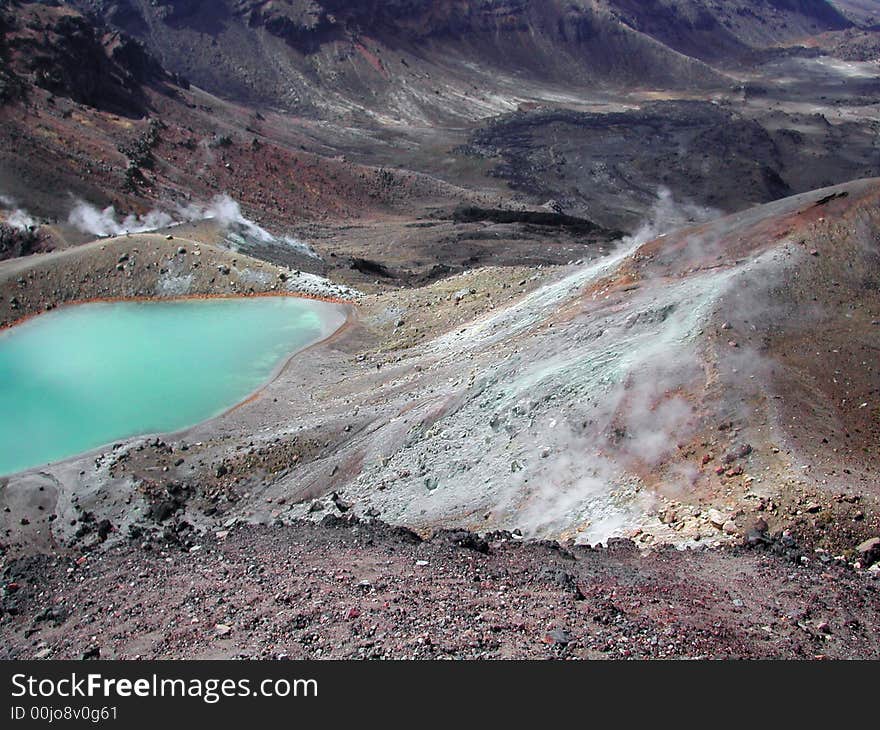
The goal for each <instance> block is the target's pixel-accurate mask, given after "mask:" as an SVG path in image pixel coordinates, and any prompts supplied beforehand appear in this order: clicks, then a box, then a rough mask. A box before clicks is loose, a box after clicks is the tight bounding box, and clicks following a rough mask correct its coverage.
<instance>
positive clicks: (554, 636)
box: [544, 629, 572, 646]
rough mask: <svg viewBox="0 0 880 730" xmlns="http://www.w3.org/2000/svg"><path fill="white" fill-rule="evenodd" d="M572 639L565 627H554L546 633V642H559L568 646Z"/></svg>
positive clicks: (558, 643)
mask: <svg viewBox="0 0 880 730" xmlns="http://www.w3.org/2000/svg"><path fill="white" fill-rule="evenodd" d="M571 641H572V636H571V634H569V633H568V632H567V631H565V630H564V629H553V630H552V631H548V632H547V633H546V634H545V635H544V643H545V644H557V645H560V646H567V645H568V644H570V643H571Z"/></svg>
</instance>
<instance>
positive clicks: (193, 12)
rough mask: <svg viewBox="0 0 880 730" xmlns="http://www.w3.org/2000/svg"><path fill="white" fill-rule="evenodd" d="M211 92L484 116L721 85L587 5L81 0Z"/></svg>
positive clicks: (332, 106)
mask: <svg viewBox="0 0 880 730" xmlns="http://www.w3.org/2000/svg"><path fill="white" fill-rule="evenodd" d="M74 4H76V5H77V6H79V7H80V8H83V9H87V10H91V11H93V12H96V13H98V14H100V16H101V17H103V18H104V19H106V20H107V21H108V22H109V23H111V24H113V25H114V26H116V27H118V28H121V29H124V30H125V31H127V32H128V33H131V34H132V35H134V36H135V37H137V38H139V39H141V40H142V41H143V42H144V43H145V44H146V45H147V46H148V47H149V48H150V49H151V50H152V51H153V52H154V53H155V54H156V55H157V57H158V58H160V59H161V60H162V62H163V63H164V65H165V66H166V67H167V68H169V69H172V70H174V71H176V72H179V73H182V74H184V75H185V76H187V77H188V78H190V79H191V80H192V81H193V83H195V84H197V85H199V86H201V87H203V88H205V89H207V90H209V91H211V92H213V93H216V94H219V95H223V96H226V97H228V98H235V99H240V100H245V101H250V102H257V103H263V104H268V105H275V106H279V105H280V106H284V107H286V108H295V109H300V110H304V111H309V110H316V109H317V110H319V111H321V112H323V113H324V114H345V113H349V112H351V111H357V110H360V109H367V110H369V111H370V112H373V113H381V114H383V115H387V116H389V117H390V118H392V119H395V118H396V119H401V120H404V121H407V120H412V119H429V120H430V119H438V118H439V119H443V118H450V117H453V118H454V117H470V118H478V117H483V116H488V115H490V114H491V113H494V112H497V111H499V109H498V108H497V104H498V102H497V100H496V99H494V98H493V94H494V92H495V91H496V90H497V89H498V88H499V87H502V86H503V85H504V84H508V85H509V86H511V87H516V86H517V85H523V84H524V85H528V84H530V83H540V84H542V85H546V84H557V85H560V86H564V87H578V88H584V87H592V88H595V87H601V86H602V85H605V84H613V85H614V86H615V87H616V88H621V87H642V88H645V87H647V88H677V89H682V88H707V87H712V86H719V85H724V84H725V83H726V80H725V79H724V77H722V76H721V75H719V74H718V73H716V72H715V71H713V70H712V69H710V68H709V67H708V66H706V65H705V64H704V63H702V62H701V61H698V60H694V59H691V58H687V57H685V56H683V55H682V54H680V53H678V52H677V51H674V50H672V49H670V48H667V47H666V46H664V45H663V44H662V43H660V42H658V41H657V40H655V39H653V38H651V37H649V36H647V35H645V34H643V33H641V32H639V31H638V30H634V29H633V28H632V27H630V26H628V25H627V24H625V23H621V22H620V21H619V20H618V19H616V18H615V17H614V16H613V15H612V14H611V13H609V12H608V10H607V8H605V7H604V6H602V5H601V4H597V3H593V2H585V1H583V0H581V1H580V2H561V1H560V0H548V2H540V3H539V2H530V1H528V0H465V1H461V0H457V1H455V2H453V1H452V0H441V1H439V2H438V1H436V0H433V1H431V2H428V1H427V0H389V1H385V2H378V1H372V2H355V1H354V0H314V1H312V0H276V1H274V2H254V1H248V0H218V1H214V2H203V1H201V0H175V1H167V0H166V2H149V1H148V0H75V3H74Z"/></svg>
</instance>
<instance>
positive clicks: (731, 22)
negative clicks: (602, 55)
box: [607, 0, 852, 63]
mask: <svg viewBox="0 0 880 730" xmlns="http://www.w3.org/2000/svg"><path fill="white" fill-rule="evenodd" d="M607 4H608V5H609V6H610V8H611V9H612V12H613V13H614V14H615V16H616V17H618V18H619V19H620V20H621V21H622V22H623V23H625V24H627V25H628V26H630V27H632V28H634V29H636V30H639V31H641V32H643V33H646V34H647V35H650V36H651V37H652V38H655V39H657V40H658V41H660V42H661V43H664V44H665V45H667V46H669V47H670V48H674V49H675V50H677V51H680V52H681V53H684V54H687V55H688V56H693V57H694V58H700V59H703V60H705V61H708V62H710V63H715V62H725V61H731V60H737V59H739V58H742V57H743V56H747V55H748V54H749V53H750V52H751V51H753V50H755V49H762V48H767V47H771V46H775V45H777V44H780V43H785V44H788V43H791V42H792V41H797V40H800V39H802V38H805V37H807V36H810V35H815V34H816V33H821V32H823V31H829V30H842V29H844V28H847V27H849V26H850V25H852V23H851V22H850V21H849V20H847V19H846V18H845V17H844V16H843V15H842V14H841V13H840V11H839V10H838V9H837V8H835V7H834V6H833V5H832V4H831V3H829V2H826V1H825V0H732V1H731V0H725V2H723V3H722V2H707V1H706V0H647V1H645V0H607Z"/></svg>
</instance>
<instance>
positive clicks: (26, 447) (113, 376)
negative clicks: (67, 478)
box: [0, 297, 344, 474]
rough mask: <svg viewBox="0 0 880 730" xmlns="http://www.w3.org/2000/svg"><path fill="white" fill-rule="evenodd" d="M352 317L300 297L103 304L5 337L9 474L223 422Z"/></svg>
mask: <svg viewBox="0 0 880 730" xmlns="http://www.w3.org/2000/svg"><path fill="white" fill-rule="evenodd" d="M343 321H344V314H343V313H342V312H341V310H340V309H339V308H338V307H336V306H335V305H332V304H328V303H325V302H320V301H313V300H309V299H300V298H294V297H258V298H246V299H245V298H239V299H204V300H186V301H170V302H115V303H94V304H83V305H78V306H73V307H68V308H65V309H62V310H59V311H57V312H53V313H51V314H46V315H42V316H40V317H37V318H35V319H32V320H29V321H27V322H25V323H23V324H21V325H18V326H17V327H14V328H12V329H9V330H6V331H5V332H2V333H0V412H2V413H3V414H5V416H6V417H5V418H4V419H3V422H2V425H0V443H2V447H0V474H9V473H12V472H16V471H20V470H22V469H27V468H31V467H34V466H37V465H40V464H45V463H47V462H51V461H56V460H59V459H62V458H65V457H68V456H72V455H74V454H77V453H81V452H83V451H86V450H88V449H92V448H96V447H99V446H102V445H104V444H107V443H109V442H111V441H114V440H117V439H123V438H127V437H130V436H135V435H139V434H150V433H164V432H170V431H176V430H179V429H182V428H185V427H188V426H192V425H194V424H196V423H198V422H200V421H203V420H206V419H208V418H211V417H212V416H215V415H218V414H219V413H220V412H222V411H223V410H225V409H227V408H229V407H231V406H233V405H235V404H236V403H238V402H240V401H241V400H243V399H244V398H246V397H247V396H248V395H249V394H250V393H252V392H253V391H254V390H255V389H257V388H258V387H259V386H260V385H262V384H263V383H264V382H266V380H267V379H268V378H269V377H270V376H271V374H272V373H273V371H275V370H276V369H277V368H278V366H279V365H280V364H281V363H282V362H283V361H284V359H285V358H286V357H288V356H289V355H290V354H292V353H293V352H295V351H297V350H299V349H301V348H303V347H305V346H307V345H309V344H312V343H313V342H316V341H318V340H320V339H323V338H324V337H326V336H327V335H329V334H330V333H332V332H333V331H334V330H336V329H337V328H338V327H339V326H340V324H341V323H342V322H343Z"/></svg>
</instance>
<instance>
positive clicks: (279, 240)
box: [67, 195, 320, 258]
mask: <svg viewBox="0 0 880 730" xmlns="http://www.w3.org/2000/svg"><path fill="white" fill-rule="evenodd" d="M206 220H212V221H216V222H217V223H218V224H219V225H220V227H221V228H222V229H223V230H224V231H225V232H226V234H227V242H228V243H229V244H230V245H232V246H233V247H247V246H249V245H254V244H263V245H275V246H286V247H288V248H291V249H294V250H296V251H299V252H300V253H303V254H305V255H307V256H311V257H313V258H320V257H319V256H318V254H317V253H316V252H315V251H314V250H313V249H312V248H310V247H309V246H308V245H307V244H305V243H303V242H302V241H300V240H298V239H295V238H291V237H289V236H280V237H278V236H274V235H272V234H271V233H269V231H267V230H266V229H265V228H263V227H261V226H260V225H258V224H257V223H255V222H254V221H252V220H250V219H248V218H246V217H245V216H244V215H243V214H242V212H241V206H240V205H239V204H238V203H237V202H236V201H235V200H233V199H232V198H231V197H229V196H228V195H218V196H217V197H215V198H214V199H213V200H212V201H211V202H210V203H207V204H201V203H191V204H189V205H186V206H181V205H176V206H172V207H171V208H170V210H161V209H155V210H151V211H150V212H149V213H146V214H144V215H135V214H130V215H127V216H125V217H123V218H120V215H119V214H118V213H117V211H116V209H115V208H114V207H113V206H112V205H111V206H109V207H107V208H104V209H100V208H97V207H95V206H94V205H91V204H89V203H86V202H85V201H82V200H79V201H77V202H76V204H75V205H74V207H73V210H71V212H70V215H69V216H68V219H67V221H68V223H69V224H70V225H72V226H73V227H74V228H76V229H77V230H79V231H82V232H83V233H88V234H90V235H93V236H98V237H105V236H122V235H125V234H127V233H148V232H151V231H157V230H160V229H165V228H172V227H175V226H179V225H182V224H184V223H195V222H198V221H206Z"/></svg>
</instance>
